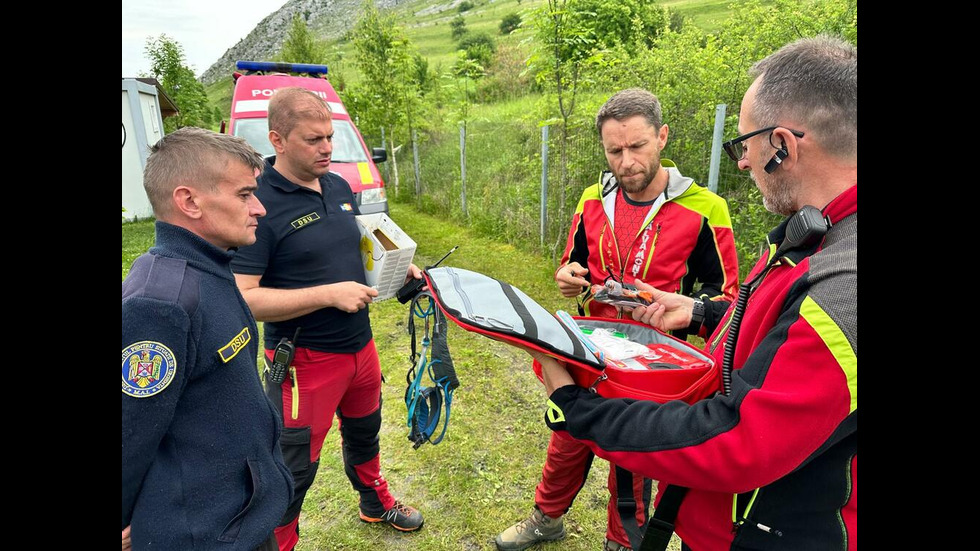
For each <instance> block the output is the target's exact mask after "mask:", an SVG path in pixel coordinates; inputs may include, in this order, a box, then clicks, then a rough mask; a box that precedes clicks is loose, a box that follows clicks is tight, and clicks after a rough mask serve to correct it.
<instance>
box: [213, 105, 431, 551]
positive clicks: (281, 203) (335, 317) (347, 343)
mask: <svg viewBox="0 0 980 551" xmlns="http://www.w3.org/2000/svg"><path fill="white" fill-rule="evenodd" d="M332 139H333V122H332V121H331V116H330V110H329V108H328V107H327V104H326V102H325V101H324V100H323V99H321V98H320V97H318V96H317V95H315V94H313V93H312V92H310V91H309V90H305V89H303V88H282V89H279V90H277V91H276V93H275V94H273V96H272V99H271V100H269V141H270V142H272V145H273V147H274V148H275V151H276V155H275V156H274V157H270V158H268V159H267V160H266V166H265V169H264V171H263V173H262V176H261V177H260V178H259V189H258V191H257V192H256V195H258V197H259V198H260V199H261V200H262V202H263V203H264V204H265V205H266V206H267V207H268V209H269V216H268V217H266V218H264V219H262V220H261V221H260V223H259V228H258V230H257V231H256V242H255V244H254V245H252V246H249V247H244V248H243V249H242V250H240V251H239V252H238V254H237V255H236V256H235V260H234V262H233V263H232V269H233V270H234V272H235V279H236V280H237V282H238V286H239V288H240V289H241V291H242V295H243V296H244V297H245V300H246V301H248V305H249V308H251V309H252V312H253V313H255V317H256V319H258V320H260V321H264V322H265V348H266V358H267V359H268V361H269V363H270V364H273V363H274V362H273V360H274V350H275V348H276V345H277V343H278V342H279V341H280V340H281V339H282V338H287V339H292V338H293V336H294V335H296V334H297V330H298V331H299V333H298V338H297V339H296V341H297V342H296V343H294V344H295V345H296V353H295V356H294V358H293V361H292V363H291V364H290V365H289V368H288V374H287V375H285V379H284V380H280V381H276V380H273V379H272V378H270V377H269V376H267V377H266V390H267V392H268V393H269V398H270V399H272V401H273V402H275V403H276V404H277V405H280V407H281V409H282V413H283V425H284V427H285V428H284V429H283V438H282V450H283V455H284V456H285V457H286V462H287V464H288V465H289V468H290V471H291V472H292V474H293V478H294V480H295V484H296V486H295V489H296V495H295V497H294V498H293V501H292V503H290V505H289V509H288V510H287V511H286V514H285V515H284V516H283V518H282V521H281V522H280V525H279V527H278V528H276V538H277V539H278V541H279V548H280V549H281V550H282V551H289V550H290V549H292V548H293V547H294V546H295V545H296V542H297V541H299V515H300V511H301V509H302V506H303V499H304V497H305V495H306V491H307V490H308V489H309V487H310V485H312V484H313V480H314V477H315V476H316V471H317V468H318V466H319V463H320V448H321V447H322V446H323V441H324V438H325V437H326V435H327V431H329V430H330V426H331V425H332V424H333V417H334V413H336V414H337V415H338V416H339V417H340V432H341V437H342V439H343V459H344V470H345V472H346V474H347V478H348V479H349V480H350V482H351V485H352V486H353V487H354V489H355V490H357V491H358V493H359V495H360V512H359V513H360V519H361V520H363V521H364V522H370V523H386V524H389V525H391V526H392V527H394V528H395V529H397V530H400V531H403V532H411V531H414V530H418V529H419V528H421V527H422V522H423V519H422V514H421V513H419V512H418V511H417V510H415V509H414V508H412V507H410V506H408V505H405V504H403V503H402V502H400V501H398V500H396V499H395V498H394V497H393V496H392V495H391V492H390V491H389V490H388V482H387V481H386V480H385V479H384V477H383V476H382V475H381V463H380V459H379V451H380V446H379V438H378V431H379V430H380V428H381V365H380V362H379V360H378V352H377V350H376V349H375V346H374V338H373V336H372V334H371V322H370V320H369V318H368V304H369V303H370V302H371V301H372V299H373V298H374V297H376V296H378V292H377V290H375V289H373V288H371V287H368V286H367V285H365V282H366V279H365V274H364V264H363V262H362V260H361V252H360V247H359V244H360V238H361V235H360V231H359V230H358V227H357V222H356V220H355V219H354V216H355V215H357V214H359V210H358V208H357V202H356V201H355V200H354V194H353V193H352V192H351V189H350V186H349V185H347V182H346V181H345V180H344V179H343V178H341V177H340V176H338V175H336V174H333V173H331V172H330V156H331V153H332V152H333V145H332ZM409 277H416V278H420V277H421V273H420V272H419V269H418V268H417V267H415V266H414V265H413V266H411V268H410V270H409ZM270 373H271V370H270Z"/></svg>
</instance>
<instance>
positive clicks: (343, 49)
mask: <svg viewBox="0 0 980 551" xmlns="http://www.w3.org/2000/svg"><path fill="white" fill-rule="evenodd" d="M361 1H362V0H290V1H289V2H286V3H285V4H284V5H283V6H282V7H281V8H280V9H279V10H277V11H275V12H273V13H271V14H269V16H268V17H266V18H265V19H263V20H262V21H261V22H260V23H259V24H258V25H257V26H256V27H255V29H253V30H252V32H251V33H249V35H248V36H247V37H245V38H244V39H242V40H241V41H240V42H239V43H238V44H236V45H235V46H233V47H232V48H229V49H228V51H227V52H225V54H224V55H223V56H222V57H221V59H219V60H217V61H216V62H215V63H214V64H213V65H211V67H209V68H208V70H207V71H205V72H204V74H203V75H202V76H201V81H202V82H203V83H204V85H205V89H206V91H207V94H208V99H209V100H210V101H211V104H212V105H214V106H216V107H217V108H218V109H219V111H220V112H222V113H227V112H228V111H229V109H230V108H231V93H232V80H231V73H232V71H233V70H234V64H235V61H237V60H239V59H250V60H270V59H272V58H273V57H274V56H275V55H276V54H277V53H278V51H279V49H280V47H281V45H282V41H283V39H284V38H285V34H286V30H287V28H288V25H289V22H290V21H291V20H292V17H293V14H296V13H301V14H304V16H306V17H307V20H308V21H310V24H311V26H312V28H313V29H314V32H315V33H316V34H317V35H318V36H319V37H320V38H322V39H324V40H326V41H327V42H328V44H329V45H330V51H331V59H330V60H329V61H328V65H329V66H330V69H331V73H333V74H334V75H336V74H338V73H343V75H344V78H345V79H346V81H347V82H357V81H358V80H359V79H360V75H359V74H358V71H357V70H356V69H355V68H354V63H353V61H352V60H351V59H350V58H349V52H348V49H349V46H350V44H349V43H347V42H345V41H344V40H343V38H342V37H343V35H344V33H345V32H347V30H349V29H350V28H351V27H352V26H353V25H354V22H355V21H356V18H357V12H358V9H357V8H358V6H359V5H360V3H361ZM461 1H462V0H449V1H448V2H442V3H433V2H432V0H376V2H375V3H376V4H377V5H378V6H381V7H383V8H387V9H391V10H394V12H395V13H396V14H397V15H398V22H399V25H401V26H402V28H403V29H405V33H406V34H407V36H408V38H409V39H410V40H411V41H412V45H413V46H415V48H417V49H418V51H419V53H421V54H422V55H423V56H425V58H426V59H427V60H428V62H429V66H430V67H432V68H435V69H437V70H438V68H439V67H448V66H449V65H450V64H451V63H452V62H453V60H454V58H455V55H456V54H455V44H454V42H453V41H452V39H451V35H450V27H449V22H450V21H451V20H452V19H453V18H454V17H456V15H457V14H458V13H459V12H458V11H457V8H458V4H459V3H460V2H461ZM543 2H544V0H475V1H473V4H475V7H474V8H473V9H471V10H468V11H466V12H464V13H463V16H464V18H465V19H466V26H467V29H469V31H470V32H471V33H477V32H486V33H487V34H490V35H491V36H493V37H494V39H495V40H497V41H498V43H500V44H512V45H516V44H518V43H519V42H520V41H522V40H525V39H526V38H527V37H526V35H525V34H524V33H522V32H521V31H520V30H518V31H517V32H515V33H513V34H511V35H510V36H504V37H502V36H500V35H499V31H498V27H499V25H500V20H501V19H503V17H504V16H506V15H508V14H510V13H522V12H525V11H528V10H530V9H532V8H535V7H537V6H539V5H540V4H542V3H543ZM729 2H730V0H666V1H662V2H660V4H662V5H664V6H666V7H668V8H670V9H671V10H674V11H676V12H678V13H680V14H682V15H684V16H685V17H687V18H688V21H689V24H692V25H695V26H698V27H700V28H702V29H704V30H706V31H709V32H710V31H713V30H716V29H717V28H718V27H719V26H720V25H721V23H722V21H723V20H724V19H725V17H726V16H727V15H728V13H729V12H730V10H729V8H728V4H729Z"/></svg>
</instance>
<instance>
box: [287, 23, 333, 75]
mask: <svg viewBox="0 0 980 551" xmlns="http://www.w3.org/2000/svg"><path fill="white" fill-rule="evenodd" d="M279 60H280V61H287V62H292V63H313V64H323V63H326V62H327V47H326V44H325V43H323V42H322V41H320V40H317V38H316V37H315V36H313V33H312V32H311V31H310V27H309V26H308V25H307V23H306V20H305V19H304V18H303V16H302V15H300V14H298V13H297V14H295V15H293V21H292V23H290V25H289V31H288V33H287V34H286V39H285V40H283V42H282V50H280V51H279Z"/></svg>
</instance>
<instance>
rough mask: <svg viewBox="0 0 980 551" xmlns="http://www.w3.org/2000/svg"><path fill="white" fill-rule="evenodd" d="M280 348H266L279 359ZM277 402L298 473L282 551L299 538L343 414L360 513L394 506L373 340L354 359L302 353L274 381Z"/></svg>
mask: <svg viewBox="0 0 980 551" xmlns="http://www.w3.org/2000/svg"><path fill="white" fill-rule="evenodd" d="M273 352H274V351H273V350H266V351H265V353H266V356H267V357H268V358H269V361H272V356H273ZM266 388H267V393H268V395H269V398H270V399H271V400H272V401H273V403H275V404H277V405H280V404H281V408H282V417H283V425H284V428H283V434H282V438H281V439H280V447H281V448H282V454H283V459H285V461H286V465H287V466H288V467H289V469H290V471H291V472H292V474H293V479H294V487H295V496H294V498H293V501H292V502H291V503H290V504H289V508H288V509H287V510H286V514H285V515H284V516H283V519H282V521H280V526H279V527H278V528H276V530H275V534H276V540H277V541H278V543H279V549H280V550H282V551H288V550H290V549H292V548H293V547H294V546H295V545H296V542H297V541H299V533H298V523H299V513H300V510H301V509H302V506H303V500H304V499H305V497H306V492H307V490H308V489H309V487H310V485H312V484H313V480H314V478H315V476H316V471H317V468H318V466H319V463H320V449H321V448H322V447H323V440H324V439H325V438H326V436H327V432H329V431H330V427H331V426H332V425H333V418H334V414H336V415H337V416H338V417H339V426H340V434H341V439H342V448H343V458H344V471H345V473H346V474H347V478H348V479H349V480H350V482H351V485H352V486H353V487H354V489H355V490H357V491H358V492H359V493H360V508H361V510H362V511H363V512H364V513H365V514H367V515H369V516H372V517H379V516H381V514H382V513H383V512H384V511H385V510H386V509H388V508H390V507H391V506H392V505H394V503H395V498H394V497H392V495H391V493H390V492H389V491H388V482H387V481H385V479H384V477H383V476H382V475H381V464H380V461H379V459H378V452H379V450H380V447H379V438H378V432H379V430H380V429H381V365H380V362H379V360H378V352H377V350H376V349H375V346H374V341H373V340H372V341H371V342H369V343H368V344H367V345H365V347H364V348H362V349H361V350H359V351H358V352H355V353H353V354H333V353H328V352H318V351H316V350H310V349H308V348H299V347H297V348H296V355H295V357H294V358H293V363H292V365H291V366H290V369H289V373H288V374H287V375H286V380H285V381H283V383H282V385H280V386H278V387H276V386H275V385H274V384H271V383H270V382H269V381H268V380H267V381H266Z"/></svg>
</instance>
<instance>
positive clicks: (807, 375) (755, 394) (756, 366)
mask: <svg viewBox="0 0 980 551" xmlns="http://www.w3.org/2000/svg"><path fill="white" fill-rule="evenodd" d="M752 74H753V76H755V77H757V78H756V80H755V81H754V82H753V84H752V85H751V87H750V88H749V89H748V91H747V92H746V94H745V98H744V100H743V101H742V108H741V113H740V116H739V131H740V132H741V133H742V135H741V136H739V137H738V138H735V139H734V140H731V141H730V142H727V143H726V144H725V150H726V152H728V154H729V156H731V157H732V159H734V160H736V161H737V162H738V165H739V168H741V169H742V170H750V171H751V173H752V178H753V180H755V182H756V184H757V185H758V187H759V190H760V191H761V193H762V196H763V203H764V205H765V206H766V208H767V209H769V210H770V211H772V212H775V213H778V214H783V215H786V216H787V218H786V220H785V221H784V222H783V223H782V224H780V225H779V226H778V227H777V228H776V229H775V230H773V231H772V232H770V234H769V237H768V241H769V250H768V251H767V252H766V254H764V255H763V258H762V259H760V260H759V262H758V264H757V265H756V266H755V268H754V269H753V270H752V272H751V273H750V274H749V276H748V280H747V284H745V285H743V286H742V288H741V289H740V290H739V295H740V296H739V297H738V299H737V302H736V303H735V304H734V305H732V306H731V308H728V309H727V312H726V311H724V305H723V303H710V304H709V303H706V304H705V305H704V306H706V308H705V312H704V322H705V324H706V325H708V326H709V329H713V330H714V333H713V335H712V336H711V337H710V338H709V339H708V340H707V345H706V351H707V352H709V353H710V354H711V355H712V356H713V357H714V359H715V361H716V362H719V363H721V362H724V361H726V359H727V360H728V361H729V365H730V367H731V368H732V372H731V377H730V383H729V384H728V385H726V386H728V387H729V388H728V392H726V393H721V394H717V395H715V396H714V397H712V398H710V399H707V400H702V401H700V402H697V403H695V404H693V405H688V404H686V403H683V402H679V401H671V402H668V403H666V404H657V403H655V402H651V401H645V400H630V399H605V398H602V397H600V396H598V395H596V394H591V393H589V392H588V391H587V390H585V389H582V388H579V387H577V386H574V384H572V379H571V377H570V376H569V375H568V372H567V371H566V370H565V368H564V366H562V365H561V364H560V363H558V362H557V361H556V360H554V359H553V358H550V357H548V356H544V355H542V354H538V353H534V354H533V355H534V356H535V357H537V358H538V359H539V361H541V362H542V375H543V377H544V381H545V387H546V389H547V391H548V392H549V394H550V400H549V408H550V410H549V413H548V415H547V419H546V422H547V423H548V425H549V427H551V429H552V430H554V431H556V434H565V435H570V436H572V437H574V438H577V439H579V440H580V441H581V442H583V443H584V444H586V445H587V446H588V447H589V448H590V449H591V450H593V451H594V452H595V453H596V454H597V455H599V456H600V457H604V458H606V459H609V460H610V461H613V462H615V463H616V464H617V465H621V466H622V467H624V468H627V469H630V470H631V471H634V472H637V473H640V474H643V475H645V476H649V477H654V478H656V479H657V480H659V481H660V488H659V490H660V492H659V493H658V496H657V498H658V503H657V507H658V516H659V514H660V513H662V512H663V511H664V510H666V509H667V508H668V507H667V504H666V503H665V502H668V501H671V500H670V499H669V498H668V497H664V498H663V499H661V496H662V495H665V494H666V495H671V494H674V492H673V490H674V489H676V488H677V487H678V486H682V487H686V488H689V490H688V491H687V494H686V496H684V497H683V498H682V499H680V501H679V508H678V509H677V514H676V522H675V526H674V527H675V529H676V532H677V534H678V535H679V536H680V537H681V539H682V541H683V543H684V546H683V548H684V549H697V550H698V551H701V550H709V551H710V550H716V549H733V550H743V549H773V550H781V549H787V550H790V549H791V550H794V551H807V550H814V551H817V550H820V551H824V550H832V549H839V550H848V551H851V550H855V549H857V304H856V302H857V300H856V298H857V297H856V295H857V49H856V48H855V47H853V46H851V45H850V44H847V43H846V42H843V41H841V40H839V39H835V38H828V37H817V38H809V39H801V40H798V41H796V42H794V43H791V44H789V45H786V46H784V47H783V48H781V49H780V50H779V51H777V52H776V53H774V54H772V55H771V56H769V57H767V58H766V59H764V60H762V61H760V62H759V63H757V64H756V65H755V66H754V67H753V70H752ZM808 214H809V215H813V216H811V217H809V218H806V216H805V215H808ZM804 219H806V220H807V222H806V223H801V221H802V220H804ZM824 232H825V233H824ZM638 287H640V288H642V289H645V290H647V291H650V292H651V293H652V294H653V295H654V298H655V304H653V305H651V306H650V307H639V308H636V309H635V310H634V311H633V314H632V317H633V318H634V319H636V320H639V321H643V322H646V323H649V324H651V325H653V326H655V327H658V328H660V329H671V328H678V327H689V326H690V325H691V324H692V323H698V322H699V321H700V320H699V319H698V318H699V317H700V313H699V312H696V311H695V308H694V303H695V301H694V300H693V299H691V298H690V297H685V296H682V295H678V294H674V293H666V292H662V291H661V290H657V289H652V288H649V287H646V286H645V285H643V284H638ZM674 495H676V494H674ZM647 537H650V535H649V534H648V535H647Z"/></svg>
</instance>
